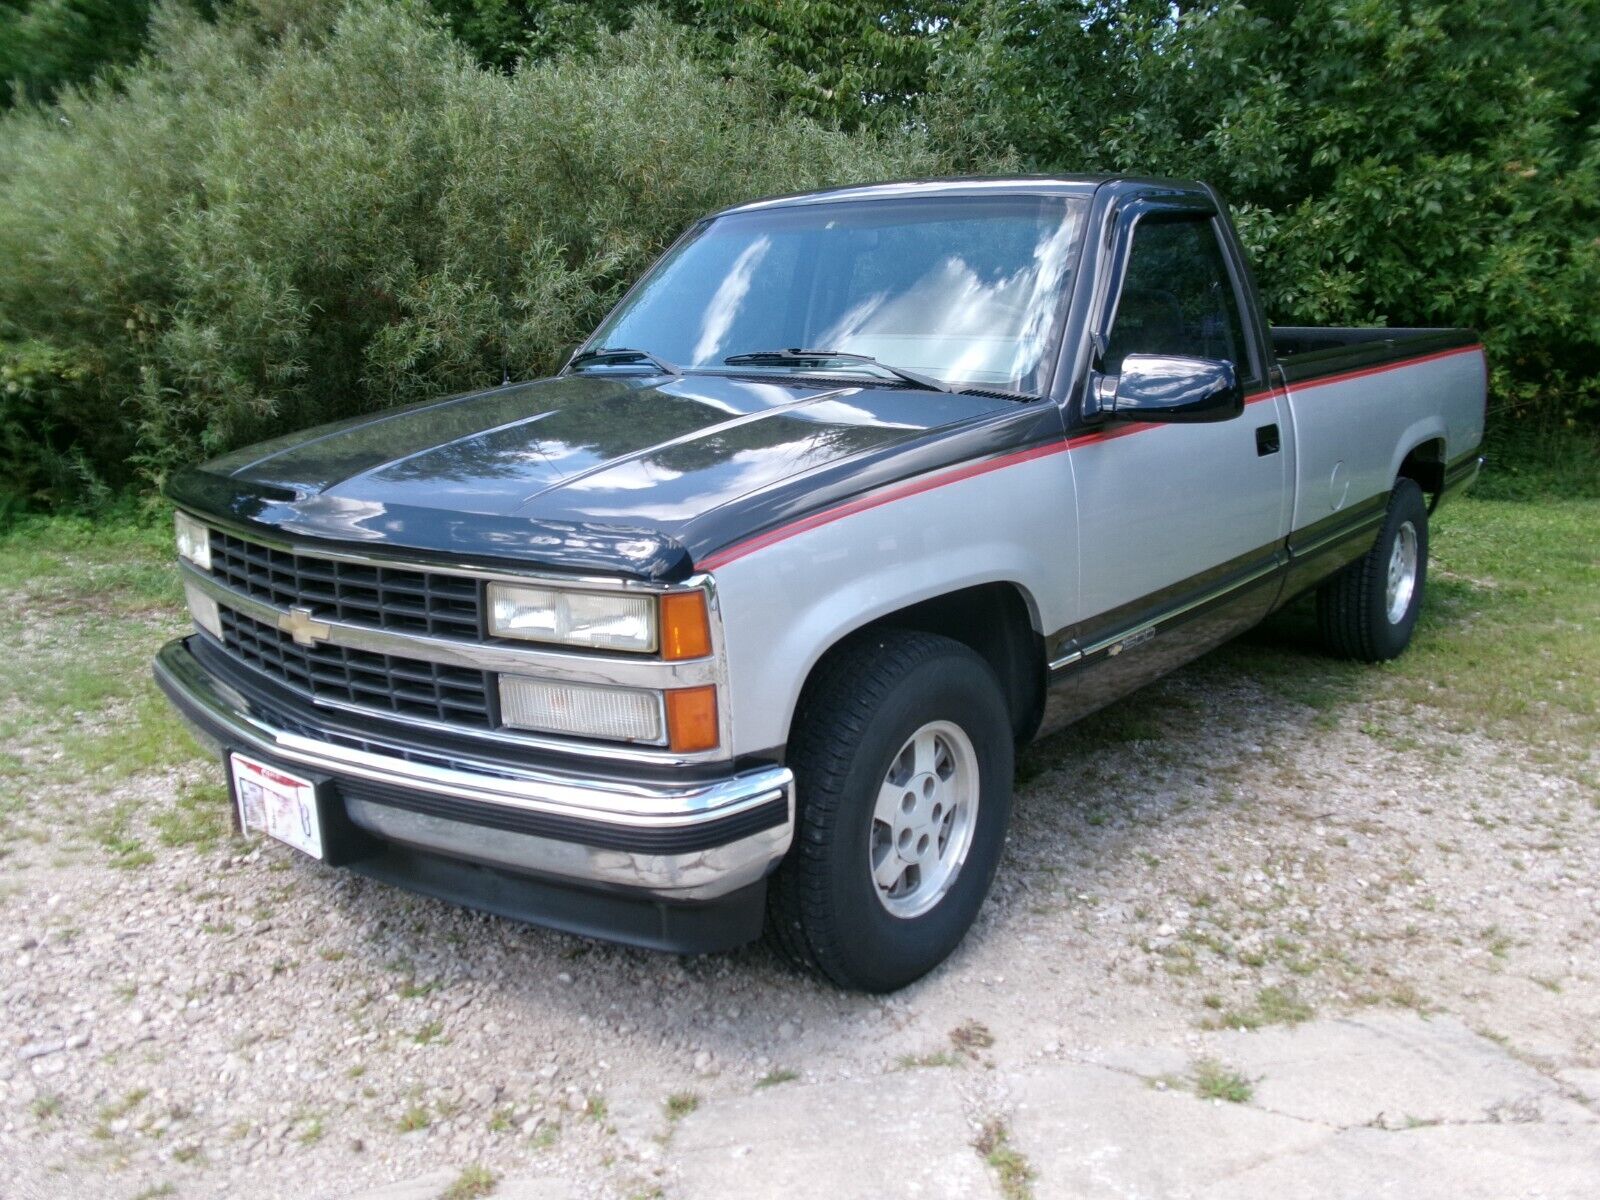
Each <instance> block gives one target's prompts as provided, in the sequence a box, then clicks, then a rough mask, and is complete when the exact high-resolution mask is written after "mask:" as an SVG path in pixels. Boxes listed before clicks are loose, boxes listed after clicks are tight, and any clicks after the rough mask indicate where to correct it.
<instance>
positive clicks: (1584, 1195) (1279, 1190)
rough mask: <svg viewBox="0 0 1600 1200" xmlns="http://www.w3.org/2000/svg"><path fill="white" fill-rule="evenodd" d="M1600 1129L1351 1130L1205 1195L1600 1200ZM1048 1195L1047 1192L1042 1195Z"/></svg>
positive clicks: (1217, 1199) (1269, 1199) (1232, 1199)
mask: <svg viewBox="0 0 1600 1200" xmlns="http://www.w3.org/2000/svg"><path fill="white" fill-rule="evenodd" d="M1597 1192H1600V1136H1597V1133H1596V1128H1595V1127H1594V1126H1592V1125H1541V1124H1516V1125H1436V1126H1432V1127H1424V1128H1418V1129H1410V1130H1403V1131H1397V1132H1393V1133H1390V1132H1386V1131H1384V1130H1381V1129H1346V1130H1344V1131H1342V1132H1341V1133H1338V1134H1336V1135H1335V1136H1333V1137H1331V1138H1328V1139H1326V1140H1323V1141H1319V1142H1316V1143H1314V1144H1313V1145H1311V1146H1309V1147H1306V1148H1305V1149H1304V1150H1303V1151H1301V1152H1300V1153H1297V1154H1294V1155H1289V1156H1285V1157H1282V1158H1276V1159H1273V1160H1272V1161H1270V1162H1266V1163H1263V1164H1262V1165H1261V1166H1259V1167H1256V1168H1254V1169H1252V1170H1250V1171H1248V1172H1246V1173H1244V1174H1242V1175H1237V1176H1234V1177H1233V1178H1231V1179H1225V1180H1218V1181H1216V1182H1215V1183H1213V1184H1211V1185H1210V1186H1209V1187H1207V1188H1206V1189H1205V1190H1203V1191H1200V1192H1198V1193H1197V1196H1198V1197H1201V1198H1203V1200H1283V1198H1284V1197H1285V1196H1295V1195H1312V1194H1314V1195H1316V1196H1318V1197H1319V1198H1324V1200H1388V1198H1392V1200H1506V1197H1510V1196H1517V1197H1528V1198H1533V1197H1537V1198H1538V1200H1592V1198H1593V1197H1594V1196H1595V1195H1596V1194H1597ZM1042 1194H1043V1193H1041V1195H1042Z"/></svg>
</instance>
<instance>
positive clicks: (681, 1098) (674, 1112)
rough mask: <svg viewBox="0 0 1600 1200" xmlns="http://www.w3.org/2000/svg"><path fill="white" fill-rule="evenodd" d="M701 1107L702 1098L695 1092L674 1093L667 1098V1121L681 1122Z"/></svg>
mask: <svg viewBox="0 0 1600 1200" xmlns="http://www.w3.org/2000/svg"><path fill="white" fill-rule="evenodd" d="M699 1107H700V1097H699V1096H696V1095H695V1094H694V1093H693V1092H673V1093H672V1095H670V1096H668V1097H667V1103H666V1110H667V1120H669V1121H681V1120H683V1119H684V1118H685V1117H687V1116H688V1115H689V1114H690V1113H692V1112H693V1111H694V1110H695V1109H697V1108H699Z"/></svg>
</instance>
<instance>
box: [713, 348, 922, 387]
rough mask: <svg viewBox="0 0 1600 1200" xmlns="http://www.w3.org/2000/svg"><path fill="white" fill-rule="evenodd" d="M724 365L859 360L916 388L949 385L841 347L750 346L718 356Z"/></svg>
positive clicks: (773, 364) (848, 361) (772, 364)
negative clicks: (776, 347)
mask: <svg viewBox="0 0 1600 1200" xmlns="http://www.w3.org/2000/svg"><path fill="white" fill-rule="evenodd" d="M722 361H723V363H725V364H726V365H727V366H730V367H740V366H752V367H761V366H774V367H776V366H785V365H788V364H791V363H830V362H841V363H861V364H863V365H865V366H869V367H877V368H878V369H879V370H882V371H887V372H889V374H891V375H894V376H897V377H898V378H900V379H903V380H905V381H906V382H907V383H914V384H916V385H917V386H918V387H920V388H927V389H928V390H929V391H930V392H948V391H949V390H950V385H949V384H947V383H941V382H940V381H939V380H937V379H934V378H933V377H932V376H930V375H923V374H921V373H920V372H917V371H908V370H906V369H905V368H904V367H893V366H890V365H889V364H888V363H886V362H879V361H878V360H877V359H875V358H873V357H872V356H871V355H870V354H846V353H845V352H843V351H841V350H799V349H790V350H753V351H751V352H750V353H749V354H730V355H729V356H728V357H727V358H725V359H723V360H722Z"/></svg>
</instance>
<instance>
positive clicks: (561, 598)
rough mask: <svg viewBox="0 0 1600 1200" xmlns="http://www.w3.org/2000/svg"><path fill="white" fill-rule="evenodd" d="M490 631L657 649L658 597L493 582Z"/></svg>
mask: <svg viewBox="0 0 1600 1200" xmlns="http://www.w3.org/2000/svg"><path fill="white" fill-rule="evenodd" d="M489 632H490V633H492V634H494V635H495V636H496V637H509V638H522V639H524V640H526V641H530V642H554V643H556V644H557V645H562V646H588V647H590V648H592V649H595V650H636V651H639V652H641V653H648V652H649V651H651V650H654V649H655V648H656V598H655V597H654V596H641V595H630V594H628V593H624V592H570V591H566V590H565V589H561V588H547V587H528V586H526V585H523V584H515V583H491V584H490V585H489Z"/></svg>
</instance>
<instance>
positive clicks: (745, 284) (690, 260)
mask: <svg viewBox="0 0 1600 1200" xmlns="http://www.w3.org/2000/svg"><path fill="white" fill-rule="evenodd" d="M1085 207H1086V202H1085V201H1084V200H1082V199H1080V198H1077V197H1066V196H972V197H907V198H898V199H892V200H867V201H851V202H844V201H841V202H836V203H824V204H803V205H794V206H788V207H779V208H771V209H763V210H759V211H754V212H737V213H729V214H728V215H726V216H722V217H718V218H716V219H715V220H712V221H709V222H707V223H706V224H704V225H702V226H700V227H699V228H698V229H696V230H694V231H693V232H692V233H691V234H690V235H689V236H688V237H686V238H685V239H684V240H683V241H682V242H681V243H680V244H679V245H678V246H677V247H676V248H675V249H674V250H673V251H672V253H671V254H669V255H668V256H667V257H666V258H665V259H663V260H662V262H661V263H660V264H659V265H658V266H657V267H656V268H655V269H654V270H653V271H652V272H651V273H650V274H649V275H648V276H647V277H646V278H645V280H644V282H643V283H642V284H641V285H640V286H639V287H638V288H636V289H635V290H634V292H633V294H632V295H631V296H629V297H628V298H627V299H626V300H625V301H624V302H623V303H622V304H621V305H620V306H619V307H618V308H617V309H616V311H615V312H613V313H612V314H611V316H609V317H608V318H607V319H606V322H605V324H604V325H602V326H601V327H600V330H599V331H598V332H597V333H596V334H595V336H594V337H593V338H592V339H590V342H589V345H591V346H628V347H637V348H639V349H642V350H648V351H649V352H650V353H651V354H653V355H656V356H658V357H659V358H661V359H664V360H666V361H668V362H672V363H676V364H677V365H678V366H680V367H686V368H715V369H726V368H725V367H724V362H725V360H726V359H727V358H729V357H730V356H732V355H738V354H751V353H755V352H760V351H771V350H782V349H788V348H802V349H806V350H830V351H838V352H841V353H846V354H856V355H867V356H870V357H872V358H875V359H877V360H879V361H880V362H882V363H884V364H887V365H889V366H893V367H899V368H902V369H905V370H911V371H917V372H921V373H922V374H925V375H930V376H933V377H934V378H936V379H939V380H942V381H944V382H946V383H954V384H966V385H970V386H989V387H996V388H1003V389H1006V390H1011V391H1021V392H1035V391H1038V390H1039V388H1040V386H1041V385H1042V375H1043V373H1044V370H1045V367H1046V363H1045V361H1044V359H1045V351H1046V349H1047V347H1048V345H1049V344H1050V341H1051V334H1052V333H1053V332H1054V329H1055V319H1056V315H1057V313H1058V312H1059V311H1060V308H1061V305H1062V304H1063V302H1064V300H1065V296H1066V292H1067V285H1068V282H1069V276H1070V273H1071V270H1072V267H1073V265H1074V263H1075V261H1076V257H1077V246H1078V236H1079V232H1080V230H1081V228H1082V224H1083V213H1084V209H1085ZM739 369H740V371H741V372H744V371H746V370H748V369H750V368H748V367H745V366H741V367H740V368H739ZM758 369H761V370H769V369H775V370H806V371H809V372H815V370H816V366H815V365H809V366H803V365H801V364H777V363H775V364H771V365H770V366H761V367H759V368H758ZM827 369H828V370H830V371H834V370H845V371H865V372H871V371H873V368H872V367H871V365H870V364H849V363H841V364H839V365H837V366H835V365H831V364H830V365H829V366H828V367H827Z"/></svg>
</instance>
